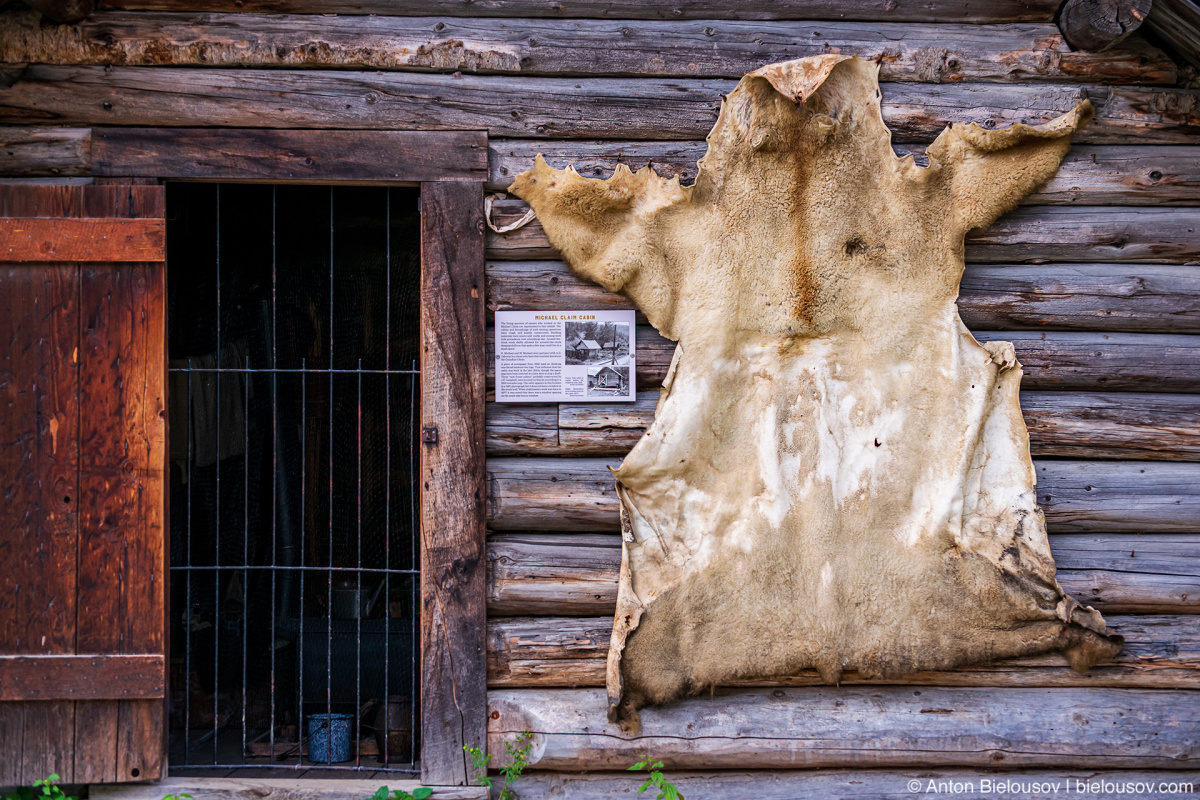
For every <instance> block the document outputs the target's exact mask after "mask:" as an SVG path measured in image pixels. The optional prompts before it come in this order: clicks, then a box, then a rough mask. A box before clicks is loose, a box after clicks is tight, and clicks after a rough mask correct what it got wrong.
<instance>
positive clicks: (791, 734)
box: [488, 686, 1200, 771]
mask: <svg viewBox="0 0 1200 800" xmlns="http://www.w3.org/2000/svg"><path fill="white" fill-rule="evenodd" d="M488 708H489V713H488V718H489V722H488V747H489V749H490V750H491V751H492V752H502V751H503V742H504V741H506V740H511V738H512V737H514V736H516V735H517V734H519V733H521V732H522V731H530V732H531V733H532V734H533V738H532V740H531V744H532V747H531V749H530V754H529V765H530V766H531V767H534V768H537V769H570V770H579V771H584V770H600V769H624V768H626V767H628V766H629V765H630V764H632V763H633V762H634V761H635V760H637V758H639V757H640V756H642V755H643V754H644V753H653V754H654V757H655V758H657V759H660V760H661V761H663V762H664V763H665V764H666V765H667V768H668V769H689V768H700V767H703V768H705V769H754V768H763V769H771V768H778V767H808V768H811V767H859V766H868V765H869V766H873V767H903V766H913V765H920V766H961V767H998V766H1004V767H1006V768H1009V769H1016V768H1024V767H1051V766H1063V767H1096V768H1105V769H1113V768H1115V767H1122V768H1128V769H1142V768H1165V769H1171V768H1174V769H1182V768H1187V767H1189V766H1191V765H1192V763H1193V762H1194V760H1195V759H1196V758H1197V757H1200V703H1197V702H1196V696H1195V694H1194V693H1192V692H1189V691H1186V690H1183V691H1175V690H1160V689H1006V690H1004V691H995V690H993V689H979V688H941V687H922V688H921V689H913V688H911V687H902V686H878V687H866V686H841V687H833V686H819V687H806V688H776V689H769V688H767V689H719V690H717V691H716V692H714V693H713V694H712V695H711V696H709V695H707V694H706V695H705V696H703V697H698V698H692V699H689V700H684V701H680V702H676V703H671V704H669V705H666V706H663V707H661V708H648V709H643V710H642V729H641V732H640V733H639V734H638V735H636V736H630V735H628V734H626V733H624V732H623V731H622V730H621V729H620V728H619V727H618V726H617V725H615V724H612V723H610V722H608V718H607V713H608V701H607V699H606V698H605V694H604V690H603V689H494V690H492V691H490V692H488Z"/></svg>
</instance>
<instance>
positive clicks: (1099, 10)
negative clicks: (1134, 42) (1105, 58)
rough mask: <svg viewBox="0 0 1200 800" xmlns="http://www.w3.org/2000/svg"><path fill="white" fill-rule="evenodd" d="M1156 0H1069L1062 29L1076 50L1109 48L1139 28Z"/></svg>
mask: <svg viewBox="0 0 1200 800" xmlns="http://www.w3.org/2000/svg"><path fill="white" fill-rule="evenodd" d="M1152 2H1153V0H1067V2H1066V4H1065V5H1064V6H1063V10H1062V13H1061V14H1059V15H1058V29H1059V30H1061V31H1062V35H1063V38H1064V39H1066V40H1067V43H1068V44H1069V45H1071V47H1073V48H1075V49H1076V50H1085V51H1088V52H1093V53H1094V52H1097V51H1099V50H1107V49H1108V48H1110V47H1112V46H1113V45H1115V44H1117V43H1118V42H1120V41H1123V40H1124V39H1125V37H1127V36H1129V34H1131V33H1133V32H1134V31H1136V30H1137V29H1138V28H1139V27H1140V26H1141V24H1142V22H1143V21H1144V20H1145V19H1146V17H1147V16H1148V15H1149V14H1150V4H1151V3H1152Z"/></svg>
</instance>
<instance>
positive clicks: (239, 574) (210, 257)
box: [167, 184, 420, 774]
mask: <svg viewBox="0 0 1200 800" xmlns="http://www.w3.org/2000/svg"><path fill="white" fill-rule="evenodd" d="M167 209H168V226H167V247H168V259H167V264H168V267H167V269H168V273H167V282H168V293H169V300H168V302H169V308H168V321H169V322H168V326H169V327H168V348H169V352H170V359H171V361H170V364H169V366H168V375H169V381H170V386H169V393H168V407H169V409H168V410H169V414H170V427H169V432H170V450H171V500H172V514H171V571H172V572H173V573H175V574H176V579H175V580H173V581H172V583H171V622H172V637H171V646H172V652H171V672H172V674H171V713H170V733H171V750H170V768H171V770H173V771H176V770H184V769H206V770H213V769H218V770H236V769H240V768H243V767H254V768H262V767H271V768H282V769H290V770H297V771H301V772H302V773H304V774H318V773H320V772H324V771H325V770H343V771H344V770H350V771H360V772H379V771H388V772H401V773H416V772H419V767H418V764H419V760H418V755H419V742H418V741H417V734H418V732H419V726H418V725H417V724H416V720H417V719H418V708H417V701H418V696H417V680H416V678H417V637H418V635H419V629H420V628H419V619H418V613H419V607H418V604H417V586H418V577H419V573H418V562H417V550H416V525H417V520H418V514H417V497H418V493H417V490H416V484H415V478H416V473H415V470H416V468H417V457H416V449H415V440H414V438H413V437H414V435H415V432H416V424H415V419H416V415H417V413H418V410H419V409H418V407H417V402H416V398H417V396H418V391H417V390H418V388H419V382H420V370H419V368H418V343H419V333H420V329H419V326H420V313H419V312H420V298H419V275H420V256H419V253H420V251H419V225H418V217H417V214H418V207H417V195H416V190H412V189H400V188H375V187H346V188H342V187H338V188H333V187H313V186H263V185H248V184H173V185H170V186H168V194H167ZM406 511H407V513H405V512H406ZM235 774H236V773H235Z"/></svg>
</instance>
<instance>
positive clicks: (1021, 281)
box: [487, 261, 1200, 333]
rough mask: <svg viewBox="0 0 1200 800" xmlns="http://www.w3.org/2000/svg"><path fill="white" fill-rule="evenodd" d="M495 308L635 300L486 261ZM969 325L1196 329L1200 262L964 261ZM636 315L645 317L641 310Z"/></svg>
mask: <svg viewBox="0 0 1200 800" xmlns="http://www.w3.org/2000/svg"><path fill="white" fill-rule="evenodd" d="M487 283H488V316H489V318H490V317H492V316H493V315H494V314H495V312H496V311H503V310H522V311H550V310H563V311H577V310H588V309H598V308H633V307H634V306H633V303H632V302H631V301H630V300H629V299H628V298H626V297H624V296H623V295H619V294H614V293H612V292H606V291H604V289H603V288H602V287H600V286H599V285H597V284H595V283H592V282H591V281H588V280H584V279H583V278H580V277H577V276H576V275H574V274H573V273H572V272H571V271H570V270H569V269H568V268H567V265H566V264H564V263H562V262H561V261H492V262H490V263H489V264H488V270H487ZM958 306H959V314H960V315H961V316H962V318H963V322H965V323H966V324H967V327H969V328H980V329H984V330H1009V329H1013V330H1020V329H1027V330H1086V331H1127V332H1131V333H1134V332H1136V333H1200V270H1197V269H1196V268H1195V267H1194V266H1190V265H1182V264H1136V265H1126V264H1070V263H1068V264H1062V263H1040V264H977V263H972V264H968V265H967V269H966V271H965V272H964V274H963V278H962V287H961V289H960V291H959V298H958ZM638 318H639V322H641V323H645V321H646V320H645V318H644V317H642V316H641V314H640V313H639V315H638Z"/></svg>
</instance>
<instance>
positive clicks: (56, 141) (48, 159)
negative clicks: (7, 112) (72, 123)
mask: <svg viewBox="0 0 1200 800" xmlns="http://www.w3.org/2000/svg"><path fill="white" fill-rule="evenodd" d="M91 147H92V132H91V130H89V129H88V128H43V127H5V126H0V175H14V176H36V175H48V176H53V177H71V176H77V175H87V174H89V172H90V171H91V158H92V156H91Z"/></svg>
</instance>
